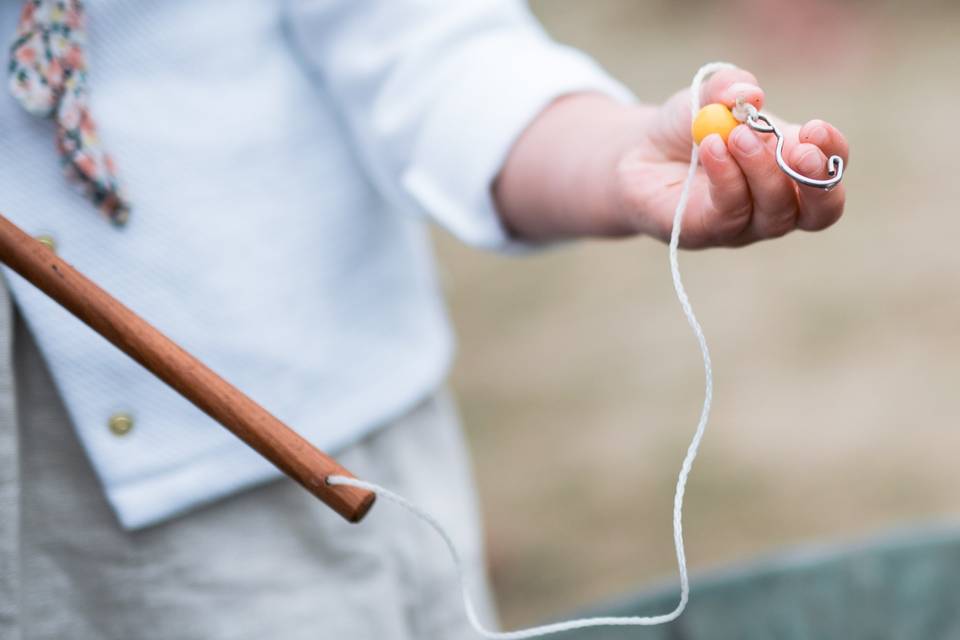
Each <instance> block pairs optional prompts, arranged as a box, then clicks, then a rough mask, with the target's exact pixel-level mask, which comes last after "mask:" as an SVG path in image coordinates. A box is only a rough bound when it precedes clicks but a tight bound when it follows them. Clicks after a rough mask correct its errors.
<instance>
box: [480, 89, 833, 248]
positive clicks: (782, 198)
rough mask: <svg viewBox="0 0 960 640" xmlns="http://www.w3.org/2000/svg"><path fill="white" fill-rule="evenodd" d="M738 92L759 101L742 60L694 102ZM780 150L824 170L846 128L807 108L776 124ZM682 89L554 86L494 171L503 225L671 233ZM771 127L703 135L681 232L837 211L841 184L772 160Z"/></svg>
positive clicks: (822, 224)
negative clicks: (560, 94)
mask: <svg viewBox="0 0 960 640" xmlns="http://www.w3.org/2000/svg"><path fill="white" fill-rule="evenodd" d="M741 96H742V97H744V98H745V99H746V100H748V101H749V102H751V103H753V104H754V106H756V107H757V108H758V109H759V108H761V107H762V106H763V91H762V90H761V89H760V88H759V87H758V86H757V81H756V78H754V77H753V75H751V74H750V73H748V72H746V71H742V70H728V71H721V72H719V73H717V74H715V75H714V76H713V77H712V78H711V79H710V80H709V81H708V82H707V83H706V85H705V86H704V95H703V96H702V100H701V103H702V104H709V103H711V102H721V103H724V104H726V105H728V106H732V105H733V103H734V101H735V100H736V99H737V98H738V97H741ZM782 130H783V131H784V133H785V136H786V140H787V141H786V146H785V158H786V160H787V162H789V163H790V164H791V166H793V167H795V168H797V169H798V170H799V171H800V173H803V174H805V175H809V176H810V177H816V178H823V177H826V157H827V156H828V155H831V154H837V155H839V156H841V157H842V158H843V159H844V161H846V160H847V154H848V148H847V142H846V140H845V139H844V137H843V135H842V134H841V133H840V132H839V131H837V130H836V129H835V128H834V127H832V126H831V125H829V124H827V123H825V122H823V121H820V120H812V121H810V122H808V123H807V124H805V125H804V126H803V127H800V126H797V125H786V126H784V127H782ZM690 145H691V136H690V108H689V99H688V93H687V92H686V91H683V92H680V93H678V94H677V95H675V96H674V97H673V98H671V99H670V100H668V101H667V102H666V103H665V104H664V105H662V106H660V107H650V106H626V105H623V104H620V103H618V102H615V101H613V100H611V99H610V98H607V97H605V96H602V95H600V94H578V95H571V96H567V97H565V98H561V99H559V100H557V101H556V102H554V103H553V104H552V105H551V106H550V107H548V108H547V109H546V110H545V111H544V112H543V113H542V114H541V115H540V116H539V117H538V118H537V119H536V120H535V121H534V122H533V123H532V124H531V125H530V126H529V127H528V128H527V130H526V131H525V132H524V133H523V134H522V135H521V136H520V138H519V139H518V140H517V142H516V144H515V145H514V147H513V149H512V150H511V152H510V154H509V156H508V158H507V161H506V163H505V164H504V166H503V169H502V171H501V173H500V175H499V177H498V179H497V181H496V183H495V186H494V196H495V200H496V204H497V207H498V210H499V212H500V215H501V217H502V219H503V221H504V223H505V225H506V226H507V227H508V228H509V229H510V231H511V232H512V233H513V234H514V235H515V236H517V237H518V238H522V239H525V240H534V241H536V240H550V239H559V238H569V237H576V236H623V235H633V234H647V235H650V236H654V237H657V238H661V239H666V238H667V237H669V235H670V228H671V225H672V222H673V213H674V208H675V206H676V202H677V199H678V197H679V192H680V188H681V185H682V183H683V181H684V178H685V176H686V173H687V168H688V166H689V160H690ZM774 147H775V138H774V136H760V135H758V134H756V133H754V132H753V131H751V130H750V129H749V128H748V127H746V126H743V125H741V126H739V127H737V128H736V129H735V130H734V131H733V133H732V134H731V135H730V139H729V143H728V144H727V145H724V143H723V140H722V139H721V138H720V136H718V135H716V134H714V135H711V136H708V137H707V138H706V139H705V140H704V141H703V143H702V144H701V156H700V157H701V164H702V166H701V167H700V168H698V170H697V176H696V179H695V182H694V187H693V191H692V192H691V197H690V204H689V207H688V209H687V213H686V218H685V224H684V226H683V233H682V237H681V244H682V245H683V246H685V247H691V248H698V247H707V246H715V245H727V246H739V245H744V244H748V243H750V242H754V241H756V240H762V239H765V238H774V237H778V236H781V235H783V234H785V233H788V232H790V231H792V230H794V229H797V228H799V229H804V230H807V231H815V230H820V229H824V228H826V227H828V226H830V225H831V224H833V223H834V222H836V221H837V220H838V219H839V218H840V215H841V214H842V212H843V204H844V188H843V185H842V184H840V185H839V186H837V187H836V188H834V189H833V190H831V191H822V190H820V189H815V188H810V187H803V186H798V185H797V184H796V183H795V182H794V181H793V180H791V179H790V178H788V177H787V176H786V175H785V174H784V173H783V172H782V171H781V170H780V169H779V167H778V166H777V164H776V161H775V159H774V155H773V150H774Z"/></svg>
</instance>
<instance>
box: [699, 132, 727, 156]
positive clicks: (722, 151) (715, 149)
mask: <svg viewBox="0 0 960 640" xmlns="http://www.w3.org/2000/svg"><path fill="white" fill-rule="evenodd" d="M703 142H704V144H705V145H706V147H707V153H709V154H710V155H712V156H713V157H714V159H716V160H726V158H727V144H726V143H725V142H724V141H723V138H721V137H720V136H718V135H710V136H707V139H706V140H704V141H703Z"/></svg>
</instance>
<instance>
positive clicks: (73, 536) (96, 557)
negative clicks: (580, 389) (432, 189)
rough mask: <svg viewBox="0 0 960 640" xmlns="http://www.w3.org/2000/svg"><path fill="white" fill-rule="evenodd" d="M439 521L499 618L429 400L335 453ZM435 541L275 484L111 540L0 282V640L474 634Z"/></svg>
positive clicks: (447, 405) (450, 416) (463, 478)
mask: <svg viewBox="0 0 960 640" xmlns="http://www.w3.org/2000/svg"><path fill="white" fill-rule="evenodd" d="M339 458H340V459H341V461H342V462H343V463H344V464H345V466H347V468H349V469H351V470H352V471H353V472H354V473H356V474H357V475H358V476H360V477H362V478H365V479H368V480H371V481H373V482H377V483H380V484H383V485H385V486H387V487H390V488H394V489H395V490H396V491H397V492H399V493H400V494H402V495H405V496H407V497H408V498H411V499H412V500H414V501H415V502H417V503H419V504H421V505H422V506H424V507H426V508H427V509H429V510H430V511H431V512H432V513H433V514H435V515H436V516H437V517H438V518H439V519H440V520H441V522H443V523H444V524H447V525H449V526H450V527H451V528H452V532H453V535H454V538H455V540H456V541H457V543H458V545H460V547H461V548H462V549H463V551H464V554H465V559H466V561H467V564H468V565H469V566H470V567H471V568H472V569H473V573H474V574H475V575H476V576H478V578H477V580H476V582H475V583H474V584H472V585H471V587H472V589H473V592H474V593H475V594H477V597H478V598H479V599H480V615H481V616H482V617H484V618H485V619H486V620H487V621H489V622H491V623H492V622H493V620H491V617H492V607H491V604H490V599H489V594H488V591H487V585H486V583H485V579H484V578H483V577H482V576H483V573H484V572H483V552H482V545H481V541H480V535H479V531H480V526H479V522H478V517H477V513H476V506H475V497H474V490H473V486H472V481H471V478H470V469H469V460H468V457H467V455H466V452H465V449H464V445H463V442H462V439H461V433H460V429H459V425H458V422H457V418H456V414H455V410H454V408H453V407H452V405H451V402H450V400H449V398H448V397H447V396H446V395H445V394H443V393H440V394H438V395H437V396H435V397H432V398H430V399H428V400H426V401H424V402H423V403H422V404H421V405H420V406H418V407H417V408H416V409H414V410H413V411H412V412H410V413H409V414H408V415H406V416H405V417H403V418H401V419H399V420H397V421H396V423H395V424H391V425H389V426H386V427H385V428H383V429H381V430H380V431H378V432H376V433H375V434H373V435H372V436H370V437H368V438H367V439H366V440H365V441H363V442H361V443H360V444H358V445H356V446H354V447H352V448H351V449H349V450H347V451H345V452H343V453H342V454H341V455H340V456H339ZM474 637H475V635H474V634H473V633H472V631H471V630H470V629H469V627H468V626H467V623H466V620H465V618H464V614H463V609H462V605H461V602H460V591H459V585H458V583H457V579H456V575H455V574H454V572H453V566H452V563H451V561H450V559H449V558H448V557H447V555H446V551H445V549H444V548H443V547H442V546H441V544H440V542H439V541H438V540H437V539H436V538H435V536H434V535H433V534H432V532H431V531H429V530H428V529H427V528H425V527H424V526H423V525H422V524H421V523H419V522H418V521H416V520H414V519H413V518H412V517H411V516H410V515H409V514H407V513H405V512H403V511H402V510H401V509H399V508H398V507H396V506H394V505H392V504H389V503H386V502H385V501H380V503H378V504H377V505H376V506H375V507H374V509H373V511H372V512H371V513H370V515H369V516H368V517H367V519H366V520H365V521H364V522H363V523H361V524H359V525H350V524H347V523H346V522H344V521H342V520H341V519H340V518H339V517H338V516H336V515H335V514H334V513H333V512H332V511H330V510H328V509H327V508H326V507H325V506H324V505H322V504H321V503H320V502H319V501H317V500H316V499H315V498H313V497H312V496H310V495H309V494H308V493H307V492H306V491H304V490H302V489H301V488H300V487H299V486H297V485H295V484H293V483H292V482H290V481H287V480H282V481H277V482H274V483H271V484H269V485H266V486H263V487H260V488H258V489H254V490H252V491H248V492H246V493H243V494H240V495H237V496H234V497H232V498H229V499H226V500H223V501H220V502H218V503H215V504H213V505H211V506H208V507H206V508H203V509H201V510H198V511H195V512H193V513H190V514H187V515H185V516H183V517H180V518H178V519H176V520H172V521H169V522H166V523H163V524H160V525H156V526H154V527H151V528H148V529H145V530H141V531H137V532H127V531H124V530H122V529H121V528H120V527H119V526H118V524H117V522H116V520H115V518H114V516H113V513H112V512H111V510H110V508H109V506H108V505H107V503H106V501H105V499H104V496H103V493H102V491H101V488H100V486H99V484H98V482H97V479H96V478H95V476H94V475H93V471H92V469H91V468H90V466H89V463H88V461H87V458H86V457H85V455H84V453H83V451H82V450H81V448H80V446H79V444H78V442H77V440H76V438H75V435H74V433H73V429H72V427H71V425H70V424H69V420H68V418H67V415H66V413H65V411H64V407H63V405H62V402H61V400H60V398H59V396H58V395H57V393H56V391H55V389H54V386H53V384H52V382H51V380H50V376H49V373H48V372H47V370H46V368H45V366H44V363H43V360H42V358H41V356H40V354H39V353H38V351H37V348H36V345H35V344H34V342H33V340H32V338H31V336H30V335H29V332H28V331H27V329H26V328H25V327H24V324H23V322H22V320H21V319H20V318H19V317H18V315H17V314H16V313H15V311H13V310H12V308H11V305H10V302H9V299H8V297H7V293H6V290H5V288H3V287H2V286H0V638H2V639H3V640H48V639H49V640H52V639H54V638H56V639H58V640H59V639H66V640H94V639H96V640H140V639H144V640H154V639H156V640H178V639H184V640H192V639H196V640H220V639H227V638H229V639H231V640H242V639H247V638H249V639H251V640H254V639H255V640H274V639H276V640H300V639H307V638H309V639H310V640H323V639H327V638H329V639H338V640H339V639H358V640H365V639H371V640H372V639H374V638H376V639H378V640H388V639H399V640H404V639H407V638H410V639H413V638H416V639H420V640H430V639H434V638H435V639H438V640H439V639H443V640H457V639H460V638H474Z"/></svg>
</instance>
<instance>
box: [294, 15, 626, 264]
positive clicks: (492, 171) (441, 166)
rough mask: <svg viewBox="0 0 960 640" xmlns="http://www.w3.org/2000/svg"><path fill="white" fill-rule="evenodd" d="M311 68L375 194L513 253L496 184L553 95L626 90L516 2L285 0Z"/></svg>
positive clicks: (618, 94) (622, 94)
mask: <svg viewBox="0 0 960 640" xmlns="http://www.w3.org/2000/svg"><path fill="white" fill-rule="evenodd" d="M288 11H289V13H288V16H287V17H288V19H289V21H290V22H289V24H290V26H291V31H292V33H293V36H294V37H295V39H296V44H297V46H298V48H299V49H300V51H301V53H302V55H303V56H304V58H305V59H306V62H307V64H308V65H309V66H310V67H311V68H312V69H313V70H314V71H315V72H317V73H318V74H319V76H320V80H321V82H323V83H324V85H325V86H326V89H327V90H328V91H330V92H331V94H332V96H333V99H334V100H335V102H336V103H337V104H338V106H339V108H340V110H341V112H342V114H343V117H344V118H345V121H346V124H347V126H348V127H349V128H350V131H351V134H352V137H353V139H354V141H355V142H356V144H357V145H358V146H359V153H360V154H361V157H362V158H363V160H364V161H365V162H366V164H367V166H368V167H369V170H370V172H371V174H372V176H373V178H374V180H375V181H376V182H377V184H378V187H379V188H380V189H381V190H382V191H383V192H384V193H385V194H386V195H387V197H388V198H392V199H395V200H397V201H398V203H399V204H401V206H406V207H413V208H415V209H416V210H417V211H420V212H423V213H426V214H428V215H430V216H432V217H433V218H434V219H435V220H437V221H438V222H439V223H440V224H442V225H443V226H444V227H446V228H447V229H448V230H450V231H451V232H452V233H453V234H455V235H456V236H458V237H459V238H460V239H461V240H463V241H464V242H467V243H469V244H472V245H475V246H479V247H485V248H499V249H503V248H508V247H509V245H510V244H511V240H510V238H509V236H508V234H507V232H506V230H505V229H504V227H503V225H502V223H501V221H500V218H499V216H498V215H497V212H496V209H495V207H494V203H493V197H492V194H491V185H492V182H493V180H494V179H495V178H496V176H497V174H498V173H499V171H500V168H501V166H502V165H503V162H504V160H505V159H506V157H507V154H508V153H509V151H510V148H511V146H512V145H513V143H514V141H515V140H516V139H517V137H518V136H519V135H520V133H521V132H522V131H523V130H524V129H525V128H526V127H527V125H529V124H530V123H531V122H532V121H533V119H534V118H535V117H536V116H537V115H538V114H539V113H540V112H541V111H542V110H543V109H544V108H545V107H546V106H547V105H548V104H550V103H551V102H552V101H553V100H555V99H556V98H558V97H560V96H562V95H564V94H569V93H573V92H580V91H599V92H604V93H606V94H608V95H611V96H613V97H615V98H617V99H619V100H622V101H630V100H632V99H633V98H632V96H631V94H630V92H629V91H628V90H627V89H625V88H624V87H623V86H622V85H621V84H619V83H618V82H616V81H615V80H613V79H612V78H611V77H610V76H608V75H607V74H606V73H605V72H604V71H603V70H602V69H601V68H600V67H599V66H598V65H597V64H596V63H595V62H594V61H593V60H591V59H590V58H589V57H587V56H586V55H584V54H583V53H581V52H579V51H577V50H575V49H572V48H569V47H565V46H561V45H559V44H557V43H555V42H553V41H551V40H550V38H549V37H548V36H547V35H546V34H545V33H544V31H543V30H542V28H541V27H540V25H539V24H538V23H537V21H536V19H535V18H534V17H533V16H532V15H531V14H530V13H529V11H528V9H527V7H526V6H525V3H523V2H517V1H515V0H289V1H288Z"/></svg>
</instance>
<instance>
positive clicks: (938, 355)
mask: <svg viewBox="0 0 960 640" xmlns="http://www.w3.org/2000/svg"><path fill="white" fill-rule="evenodd" d="M532 8H533V9H534V11H535V12H536V13H537V15H538V16H539V17H540V18H541V19H542V21H543V23H544V24H545V25H546V27H547V29H548V30H549V31H550V32H551V33H552V34H553V35H554V36H555V37H556V38H557V39H559V40H561V41H563V42H566V43H570V44H572V45H575V46H577V47H580V48H582V49H584V50H586V51H587V52H589V53H591V54H592V55H594V56H595V57H596V58H597V59H598V60H599V61H600V62H601V63H602V64H604V65H605V66H606V67H607V68H608V69H609V70H610V71H611V72H612V73H613V74H614V75H616V76H617V77H619V78H620V79H622V80H623V81H624V82H626V83H627V84H628V85H629V86H630V87H631V88H632V89H633V90H634V91H635V92H636V94H637V95H638V96H639V97H640V98H641V99H642V100H644V101H650V102H660V101H662V100H664V99H666V98H667V97H668V96H669V95H671V94H672V93H673V92H674V91H676V90H678V89H680V88H682V87H683V86H685V85H687V84H688V83H689V81H690V78H691V76H692V74H693V73H694V71H695V70H696V69H697V68H698V67H699V66H700V65H701V64H702V63H704V62H706V61H710V60H728V61H731V62H734V63H736V64H738V65H739V66H741V67H744V68H747V69H750V70H751V71H753V72H754V73H755V74H756V75H757V76H758V78H759V79H760V83H761V85H762V86H763V87H764V89H765V90H766V93H767V100H768V105H767V110H768V111H770V112H773V113H776V114H777V115H779V116H781V117H783V118H787V119H790V120H793V121H798V122H802V121H806V120H809V119H811V118H815V117H820V118H824V119H826V120H829V121H830V122H832V123H834V124H835V125H837V126H839V127H840V128H841V130H843V131H844V132H845V133H846V135H847V136H848V138H849V139H850V142H851V147H852V154H851V156H852V161H851V164H850V170H849V174H848V175H847V177H846V178H845V180H846V184H847V188H848V194H849V196H848V198H849V200H848V207H847V213H846V215H845V217H844V219H843V220H842V221H841V222H840V223H839V224H838V225H837V226H836V227H835V228H833V229H831V230H830V231H829V232H827V233H823V234H816V235H814V234H804V233H795V234H793V235H791V236H789V237H788V238H785V239H782V240H778V241H775V242H769V243H763V244H760V245H756V246H753V247H750V248H748V249H745V250H737V251H731V250H712V251H707V252H700V253H686V254H683V255H682V256H681V267H682V270H683V272H684V274H685V280H686V283H687V287H688V290H689V292H690V295H691V297H692V300H693V303H694V306H695V307H696V309H697V312H698V314H699V316H700V319H701V321H702V322H703V324H704V327H705V330H706V333H707V337H708V339H709V340H710V344H711V348H712V351H713V356H714V363H715V368H716V378H717V379H716V404H715V409H714V413H713V418H712V421H711V425H710V427H709V429H708V432H707V436H706V439H705V441H704V446H703V448H702V449H701V457H700V458H699V459H698V461H697V464H696V466H695V467H694V470H693V474H692V476H691V480H690V484H689V487H688V493H687V501H686V507H685V514H684V515H685V518H684V524H685V531H686V538H687V554H688V558H689V561H690V564H691V566H692V568H693V570H694V572H695V573H696V572H697V571H698V570H700V571H702V570H704V569H705V568H708V567H714V566H720V565H731V564H736V563H738V562H741V561H744V560H745V559H747V558H750V557H753V556H756V555H758V554H766V553H770V552H773V551H776V550H777V549H780V548H782V547H786V546H794V545H798V544H803V543H807V542H810V541H822V540H827V539H828V540H855V539H858V538H862V537H865V536H869V535H871V534H873V533H874V532H877V531H884V530H889V529H893V528H897V527H902V526H904V525H905V524H908V523H912V522H918V521H931V520H939V521H943V520H948V521H951V520H952V521H956V520H958V514H960V496H958V491H957V488H958V487H960V463H958V452H960V429H958V426H960V425H958V421H960V390H958V388H957V387H958V382H960V332H958V321H960V249H958V247H957V239H958V237H960V217H958V214H957V204H958V203H960V177H958V175H957V163H956V161H955V160H954V158H955V154H956V151H955V149H956V146H957V142H958V139H960V133H958V131H960V128H958V127H957V124H956V123H957V119H958V118H957V115H956V114H957V112H958V102H960V83H958V82H957V80H956V78H957V66H958V63H960V7H958V5H957V4H956V3H953V2H947V1H943V2H917V3H895V2H887V3H879V2H817V1H814V2H790V1H780V0H776V1H763V0H736V1H731V2H723V3H712V2H672V1H669V0H660V1H653V0H651V1H647V0H593V1H592V2H582V1H578V0H537V1H534V2H532ZM436 241H437V245H438V248H439V253H440V257H441V264H442V271H443V278H444V281H445V285H446V288H447V290H448V296H449V300H450V305H451V307H452V312H453V315H454V320H455V322H456V326H457V328H458V331H459V336H460V353H459V359H458V362H457V366H456V371H455V374H454V387H455V389H456V391H457V394H458V396H459V399H460V403H461V409H462V412H463V416H464V419H465V423H466V425H467V428H468V431H469V437H470V440H471V444H472V446H473V450H474V455H475V461H476V467H477V469H476V471H477V474H478V478H479V484H480V491H481V495H482V502H483V510H484V515H485V518H486V527H487V531H488V546H489V553H490V562H491V571H492V575H493V579H494V583H495V588H496V592H497V598H498V600H499V603H500V608H501V612H502V615H503V622H504V624H505V625H506V626H508V627H513V626H516V625H520V624H526V623H532V622H536V621H540V620H542V619H544V618H546V617H550V616H554V615H558V614H562V613H566V612H568V611H569V610H570V609H573V608H577V607H580V606H583V605H587V604H589V603H593V602H596V601H597V600H602V599H603V598H607V597H612V596H615V595H617V594H621V593H623V592H627V591H633V590H635V589H637V588H638V587H639V586H642V585H643V584H648V583H656V582H661V581H664V580H675V573H676V566H675V559H674V553H673V547H672V535H671V528H670V518H671V515H670V514H671V505H672V500H673V490H674V484H675V482H676V476H677V471H678V469H679V465H680V462H681V459H682V457H683V453H684V451H685V449H686V446H687V444H688V441H689V439H690V437H691V435H692V432H693V428H694V426H695V424H696V418H697V415H698V412H699V410H700V404H701V401H702V393H703V388H702V385H703V372H702V369H701V363H700V357H699V354H698V351H697V347H696V344H695V342H694V339H693V337H692V336H691V335H690V332H689V329H688V328H687V326H686V323H685V322H684V320H683V318H682V316H681V313H680V310H679V306H678V304H677V302H676V300H675V298H674V294H673V290H672V287H671V284H670V278H669V271H668V264H667V253H666V248H665V247H664V246H663V245H661V244H659V243H657V242H654V241H650V240H632V241H617V242H612V241H611V242H586V243H581V244H577V245H572V246H568V247H564V248H561V249H558V250H552V251H549V252H546V253H543V254H540V255H536V256H534V257H527V258H522V259H518V258H505V257H500V256H496V255H489V254H484V253H480V252H477V251H475V250H471V249H468V248H465V247H463V246H461V245H459V244H457V243H456V242H455V241H453V240H451V239H449V238H448V237H446V236H445V235H444V234H443V233H442V232H439V231H438V232H437V236H436Z"/></svg>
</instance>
